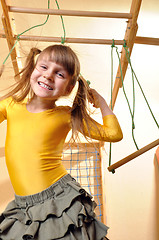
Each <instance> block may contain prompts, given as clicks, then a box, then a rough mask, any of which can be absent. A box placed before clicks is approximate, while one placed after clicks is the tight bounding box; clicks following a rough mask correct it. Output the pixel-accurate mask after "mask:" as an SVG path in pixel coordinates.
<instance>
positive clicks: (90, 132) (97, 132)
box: [84, 114, 123, 142]
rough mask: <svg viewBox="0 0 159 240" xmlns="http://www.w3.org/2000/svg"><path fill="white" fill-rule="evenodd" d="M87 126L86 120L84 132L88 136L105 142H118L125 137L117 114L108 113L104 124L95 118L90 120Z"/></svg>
mask: <svg viewBox="0 0 159 240" xmlns="http://www.w3.org/2000/svg"><path fill="white" fill-rule="evenodd" d="M88 125H89V127H88V128H87V126H86V123H85V121H84V133H85V135H86V136H87V137H90V138H92V139H95V140H99V141H105V142H118V141H120V140H121V139H122V138H123V133H122V130H121V127H120V125H119V122H118V120H117V118H116V116H115V115H113V114H112V115H106V116H105V117H104V118H103V125H101V124H99V123H98V122H96V121H95V120H93V119H92V120H91V121H90V122H88Z"/></svg>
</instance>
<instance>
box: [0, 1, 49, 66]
mask: <svg viewBox="0 0 159 240" xmlns="http://www.w3.org/2000/svg"><path fill="white" fill-rule="evenodd" d="M49 8H50V0H48V9H49ZM48 19H49V15H47V18H46V20H45V22H44V23H41V24H37V25H35V26H32V27H30V28H28V29H27V30H25V31H23V32H22V33H20V34H18V35H17V39H16V42H15V44H14V45H13V47H12V48H11V50H10V52H9V53H8V55H7V57H6V58H5V60H4V62H3V64H5V62H6V61H7V59H8V57H9V56H10V54H11V53H12V51H13V49H14V48H15V46H16V44H17V43H18V41H19V40H20V36H21V35H23V34H24V33H26V32H28V31H30V30H32V29H34V28H36V27H41V26H43V25H45V24H46V23H47V21H48Z"/></svg>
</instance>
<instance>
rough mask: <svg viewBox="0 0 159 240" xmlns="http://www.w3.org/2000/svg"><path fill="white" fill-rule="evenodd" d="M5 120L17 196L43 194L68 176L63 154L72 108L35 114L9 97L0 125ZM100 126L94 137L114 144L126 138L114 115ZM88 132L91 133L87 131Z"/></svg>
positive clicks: (0, 105)
mask: <svg viewBox="0 0 159 240" xmlns="http://www.w3.org/2000/svg"><path fill="white" fill-rule="evenodd" d="M5 119H7V136H6V144H5V156H6V164H7V168H8V172H9V175H10V179H11V182H12V185H13V188H14V190H15V193H16V194H17V195H21V196H24V195H30V194H34V193H37V192H40V191H42V190H44V189H46V188H47V187H49V186H50V185H51V184H53V183H55V182H56V181H57V180H58V179H60V178H61V177H62V176H64V175H65V174H67V171H66V169H65V168H64V166H63V165H62V151H63V145H64V142H65V139H66V136H67V134H68V132H69V131H70V129H71V114H70V107H66V106H65V107H61V106H60V107H55V108H53V109H49V110H46V111H43V112H39V113H31V112H29V111H28V110H27V108H26V104H25V103H15V102H14V101H13V100H12V99H11V98H8V99H5V100H3V101H1V102H0V123H1V122H2V121H4V120H5ZM96 124H97V125H98V126H99V127H100V128H101V129H102V131H101V133H99V132H98V131H97V129H96V128H94V127H93V126H92V127H91V128H90V134H91V137H92V138H94V139H97V140H103V141H111V142H115V141H119V140H121V139H122V131H121V128H120V125H119V123H118V120H117V118H116V117H115V116H114V115H108V116H105V117H104V118H103V125H100V124H98V123H96ZM90 126H91V125H90ZM85 131H86V133H87V129H86V130H85Z"/></svg>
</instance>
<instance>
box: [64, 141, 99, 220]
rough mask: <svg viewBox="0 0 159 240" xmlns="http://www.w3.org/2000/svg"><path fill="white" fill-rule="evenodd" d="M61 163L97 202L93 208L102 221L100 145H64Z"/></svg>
mask: <svg viewBox="0 0 159 240" xmlns="http://www.w3.org/2000/svg"><path fill="white" fill-rule="evenodd" d="M63 164H64V166H65V168H66V170H67V171H68V173H70V174H71V176H72V177H74V178H75V179H76V180H77V181H78V182H79V183H80V184H81V186H82V187H83V188H84V189H85V190H86V191H87V192H88V193H89V194H91V195H92V197H93V200H95V202H96V203H97V207H96V209H95V212H96V215H97V218H98V219H99V220H100V221H102V220H103V213H102V210H103V208H102V206H103V203H102V178H101V157H100V146H99V144H98V143H96V146H95V147H94V146H93V145H92V144H90V143H78V144H69V145H66V147H65V148H64V151H63Z"/></svg>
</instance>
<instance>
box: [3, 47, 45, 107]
mask: <svg viewBox="0 0 159 240" xmlns="http://www.w3.org/2000/svg"><path fill="white" fill-rule="evenodd" d="M40 52H41V50H39V49H37V48H32V49H31V50H30V52H29V54H28V56H27V59H26V62H25V67H24V68H23V69H22V70H21V71H20V72H19V73H18V74H17V75H16V76H15V77H17V76H20V80H18V81H17V82H16V83H15V84H13V85H12V86H11V87H10V88H9V92H8V93H7V94H5V95H4V96H3V97H2V98H1V99H5V98H7V97H10V96H12V97H13V99H14V100H15V101H17V102H20V101H23V100H24V98H25V97H26V96H27V95H28V94H29V93H30V94H32V93H31V87H30V76H31V74H32V72H33V70H34V68H35V64H36V63H35V56H36V55H37V54H40Z"/></svg>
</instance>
